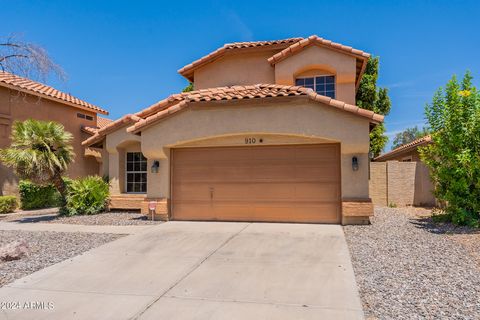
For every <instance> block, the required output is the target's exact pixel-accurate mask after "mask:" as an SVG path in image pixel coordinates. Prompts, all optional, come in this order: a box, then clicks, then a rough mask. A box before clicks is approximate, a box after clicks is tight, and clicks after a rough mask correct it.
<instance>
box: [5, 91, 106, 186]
mask: <svg viewBox="0 0 480 320" xmlns="http://www.w3.org/2000/svg"><path fill="white" fill-rule="evenodd" d="M77 112H81V113H83V114H86V115H90V116H92V117H93V118H94V120H93V121H89V120H86V119H80V118H78V117H77ZM26 119H37V120H44V121H46V120H50V121H56V122H59V123H61V124H63V125H64V127H65V130H66V131H68V132H70V133H72V134H73V137H74V138H73V142H72V145H73V149H74V152H75V155H76V156H75V161H74V163H73V164H71V165H70V167H69V169H68V172H67V174H68V176H70V177H71V178H76V177H79V176H85V175H91V174H98V172H99V163H98V162H97V161H96V160H95V158H94V157H84V147H83V146H82V145H81V142H82V141H83V140H84V139H86V138H87V137H88V135H87V134H86V133H84V132H82V131H81V126H82V125H86V126H96V124H97V116H96V113H94V112H91V111H86V110H80V109H78V108H74V107H71V106H68V105H64V104H61V103H58V102H54V101H51V100H47V99H44V98H39V97H36V96H32V95H29V94H26V93H20V92H18V91H15V90H11V89H7V88H4V87H0V148H5V147H7V146H9V145H10V138H9V137H10V133H11V129H12V124H13V122H14V121H16V120H18V121H24V120H26ZM16 186H17V178H16V177H15V175H14V174H13V172H12V171H11V170H10V169H8V168H5V167H3V166H2V167H0V187H1V190H2V192H3V194H14V193H16V192H17V188H16Z"/></svg>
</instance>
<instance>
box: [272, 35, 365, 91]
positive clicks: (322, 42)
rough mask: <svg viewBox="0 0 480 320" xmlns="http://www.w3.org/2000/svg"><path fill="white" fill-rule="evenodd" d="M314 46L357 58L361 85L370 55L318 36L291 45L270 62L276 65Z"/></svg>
mask: <svg viewBox="0 0 480 320" xmlns="http://www.w3.org/2000/svg"><path fill="white" fill-rule="evenodd" d="M312 45H318V46H323V47H327V48H329V49H333V50H337V51H340V52H343V53H346V54H349V55H352V56H354V57H356V58H357V64H356V65H357V66H356V68H357V77H356V78H357V79H356V84H357V87H358V84H360V79H361V76H362V74H363V71H364V70H365V67H366V65H367V61H368V59H369V58H370V54H369V53H366V52H363V51H361V50H357V49H354V48H352V47H349V46H345V45H343V44H340V43H336V42H332V41H331V40H326V39H323V38H321V37H319V36H317V35H312V36H310V37H308V38H306V39H302V40H300V41H298V42H295V43H293V44H291V45H290V46H289V47H287V48H285V49H283V50H282V51H280V52H278V53H276V54H274V55H273V56H271V57H270V58H268V62H270V64H271V65H274V64H276V63H278V62H280V61H282V60H284V59H286V58H288V57H290V56H292V55H294V54H297V53H298V52H300V51H302V50H303V49H304V48H306V47H309V46H312Z"/></svg>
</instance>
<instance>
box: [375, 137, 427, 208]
mask: <svg viewBox="0 0 480 320" xmlns="http://www.w3.org/2000/svg"><path fill="white" fill-rule="evenodd" d="M431 141H432V139H431V137H430V135H427V136H425V137H422V138H420V139H417V140H415V141H412V142H410V143H407V144H405V145H403V146H400V147H398V148H395V149H393V150H391V151H389V152H387V153H384V154H382V155H380V156H378V157H377V158H375V159H374V160H373V161H374V162H372V163H371V169H370V171H371V172H370V196H371V198H372V201H373V203H374V204H377V205H395V206H409V205H413V206H434V205H435V197H434V196H433V193H432V190H433V184H432V182H431V179H430V174H429V171H428V168H427V167H426V166H425V164H423V163H422V162H421V160H420V155H419V152H418V148H419V147H422V146H425V145H427V144H429V143H431Z"/></svg>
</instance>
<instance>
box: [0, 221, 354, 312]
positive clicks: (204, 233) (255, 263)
mask: <svg viewBox="0 0 480 320" xmlns="http://www.w3.org/2000/svg"><path fill="white" fill-rule="evenodd" d="M1 302H13V303H14V304H15V305H16V306H19V307H20V310H4V309H9V308H5V306H4V305H2V307H3V308H2V310H0V319H115V320H119V319H156V320H158V319H169V320H173V319H218V320H224V319H234V320H235V319H242V320H243V319H363V311H362V308H361V303H360V298H359V295H358V291H357V286H356V282H355V278H354V274H353V270H352V265H351V262H350V256H349V252H348V248H347V244H346V242H345V238H344V235H343V230H342V228H341V227H340V226H337V225H308V224H274V223H226V222H225V223H224V222H168V223H165V224H161V225H158V226H155V227H153V228H150V229H148V230H146V231H144V232H141V233H138V234H134V235H130V236H126V237H124V238H121V239H119V240H116V241H114V242H111V243H108V244H106V245H104V246H101V247H99V248H96V249H93V250H91V251H89V252H87V253H85V254H83V255H80V256H77V257H75V258H74V259H71V260H68V261H64V262H61V263H58V264H56V265H53V266H51V267H48V268H46V269H43V270H41V271H38V272H36V273H34V274H32V275H30V276H27V277H25V278H22V279H19V280H17V281H16V282H14V283H12V284H10V285H8V286H6V287H3V288H1V289H0V303H1ZM17 302H19V305H18V304H16V303H17ZM26 302H35V303H34V304H27V305H25V303H26ZM42 303H43V304H42ZM48 303H51V304H50V305H49V304H48ZM10 307H12V305H10ZM28 307H30V308H28ZM35 307H36V308H35Z"/></svg>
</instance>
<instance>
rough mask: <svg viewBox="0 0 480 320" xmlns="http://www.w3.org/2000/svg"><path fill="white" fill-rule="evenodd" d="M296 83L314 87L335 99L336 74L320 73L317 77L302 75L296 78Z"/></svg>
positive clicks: (322, 93)
mask: <svg viewBox="0 0 480 320" xmlns="http://www.w3.org/2000/svg"><path fill="white" fill-rule="evenodd" d="M295 85H297V86H301V87H305V88H310V89H313V90H314V91H315V92H316V93H318V94H321V95H322V96H327V97H330V98H332V99H335V76H332V75H319V76H315V77H300V78H297V79H295Z"/></svg>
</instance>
